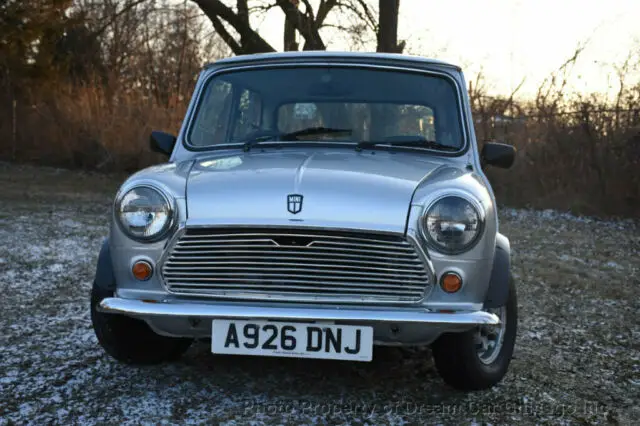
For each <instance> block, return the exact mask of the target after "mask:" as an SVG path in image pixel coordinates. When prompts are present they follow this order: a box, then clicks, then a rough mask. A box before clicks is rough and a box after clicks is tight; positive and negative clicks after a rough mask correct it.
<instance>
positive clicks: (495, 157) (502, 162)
mask: <svg viewBox="0 0 640 426" xmlns="http://www.w3.org/2000/svg"><path fill="white" fill-rule="evenodd" d="M480 158H481V159H482V161H483V162H484V163H486V164H488V165H490V166H496V167H501V168H503V169H508V168H509V167H511V166H512V165H513V162H514V160H515V159H516V149H515V148H514V147H513V146H511V145H507V144H506V143H499V142H487V143H485V144H484V146H483V147H482V152H481V153H480Z"/></svg>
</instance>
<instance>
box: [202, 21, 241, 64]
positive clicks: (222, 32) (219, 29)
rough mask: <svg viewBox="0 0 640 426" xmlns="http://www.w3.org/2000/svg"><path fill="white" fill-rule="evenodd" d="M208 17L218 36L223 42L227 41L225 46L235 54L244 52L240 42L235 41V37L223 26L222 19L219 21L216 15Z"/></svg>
mask: <svg viewBox="0 0 640 426" xmlns="http://www.w3.org/2000/svg"><path fill="white" fill-rule="evenodd" d="M209 19H210V20H211V24H213V29H214V30H216V33H217V34H218V36H219V37H220V38H221V39H222V40H223V41H224V42H225V43H227V46H229V48H230V49H231V51H232V52H233V53H234V54H235V55H241V54H242V53H243V52H244V50H243V49H242V46H240V44H239V43H238V42H237V41H236V39H234V38H233V36H232V35H231V34H229V31H227V29H226V28H225V27H224V24H223V23H222V21H220V19H219V18H218V17H217V16H212V17H210V18H209Z"/></svg>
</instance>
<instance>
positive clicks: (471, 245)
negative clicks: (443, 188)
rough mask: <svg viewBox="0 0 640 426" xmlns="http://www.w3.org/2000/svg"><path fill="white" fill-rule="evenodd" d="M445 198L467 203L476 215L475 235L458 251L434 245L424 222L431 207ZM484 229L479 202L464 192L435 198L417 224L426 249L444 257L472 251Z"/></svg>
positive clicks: (484, 218)
mask: <svg viewBox="0 0 640 426" xmlns="http://www.w3.org/2000/svg"><path fill="white" fill-rule="evenodd" d="M445 198H459V199H462V200H464V201H466V202H467V203H469V205H471V207H472V208H473V209H474V210H475V212H476V214H477V215H478V230H477V232H476V235H475V236H474V238H473V239H472V240H471V241H470V242H469V243H467V244H466V245H465V246H464V247H462V248H459V249H447V248H446V247H443V246H442V245H440V244H438V243H436V242H435V241H433V238H431V235H430V234H429V231H428V230H427V229H426V228H427V225H426V223H425V221H426V220H427V218H428V217H429V213H430V212H431V211H432V209H433V207H434V206H435V205H436V204H437V203H438V202H440V201H442V200H443V199H445ZM485 227H486V212H485V210H484V208H483V207H482V204H480V201H479V200H478V199H476V197H473V196H472V195H470V194H467V193H466V192H457V191H456V192H446V193H443V194H441V195H438V196H437V197H435V198H434V199H433V200H431V201H430V202H429V203H428V204H427V206H426V208H425V209H424V210H423V213H422V215H421V216H420V219H419V223H418V228H419V230H420V236H421V237H422V239H423V240H424V241H425V243H426V244H427V247H428V248H429V249H431V250H434V251H436V252H438V253H442V254H445V255H459V254H463V253H467V252H468V251H470V250H472V249H473V248H474V247H475V246H476V245H477V244H478V242H480V239H481V238H482V236H483V235H484V231H485Z"/></svg>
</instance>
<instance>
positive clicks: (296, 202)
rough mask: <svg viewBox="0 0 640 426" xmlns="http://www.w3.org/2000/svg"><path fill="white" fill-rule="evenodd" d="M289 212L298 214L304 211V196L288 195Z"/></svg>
mask: <svg viewBox="0 0 640 426" xmlns="http://www.w3.org/2000/svg"><path fill="white" fill-rule="evenodd" d="M287 210H289V213H293V214H298V213H300V212H301V211H302V195H300V194H289V195H287Z"/></svg>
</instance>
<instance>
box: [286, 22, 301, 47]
mask: <svg viewBox="0 0 640 426" xmlns="http://www.w3.org/2000/svg"><path fill="white" fill-rule="evenodd" d="M284 50H285V51H295V50H298V42H297V41H296V27H295V25H293V22H291V20H290V19H289V18H285V20H284Z"/></svg>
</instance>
